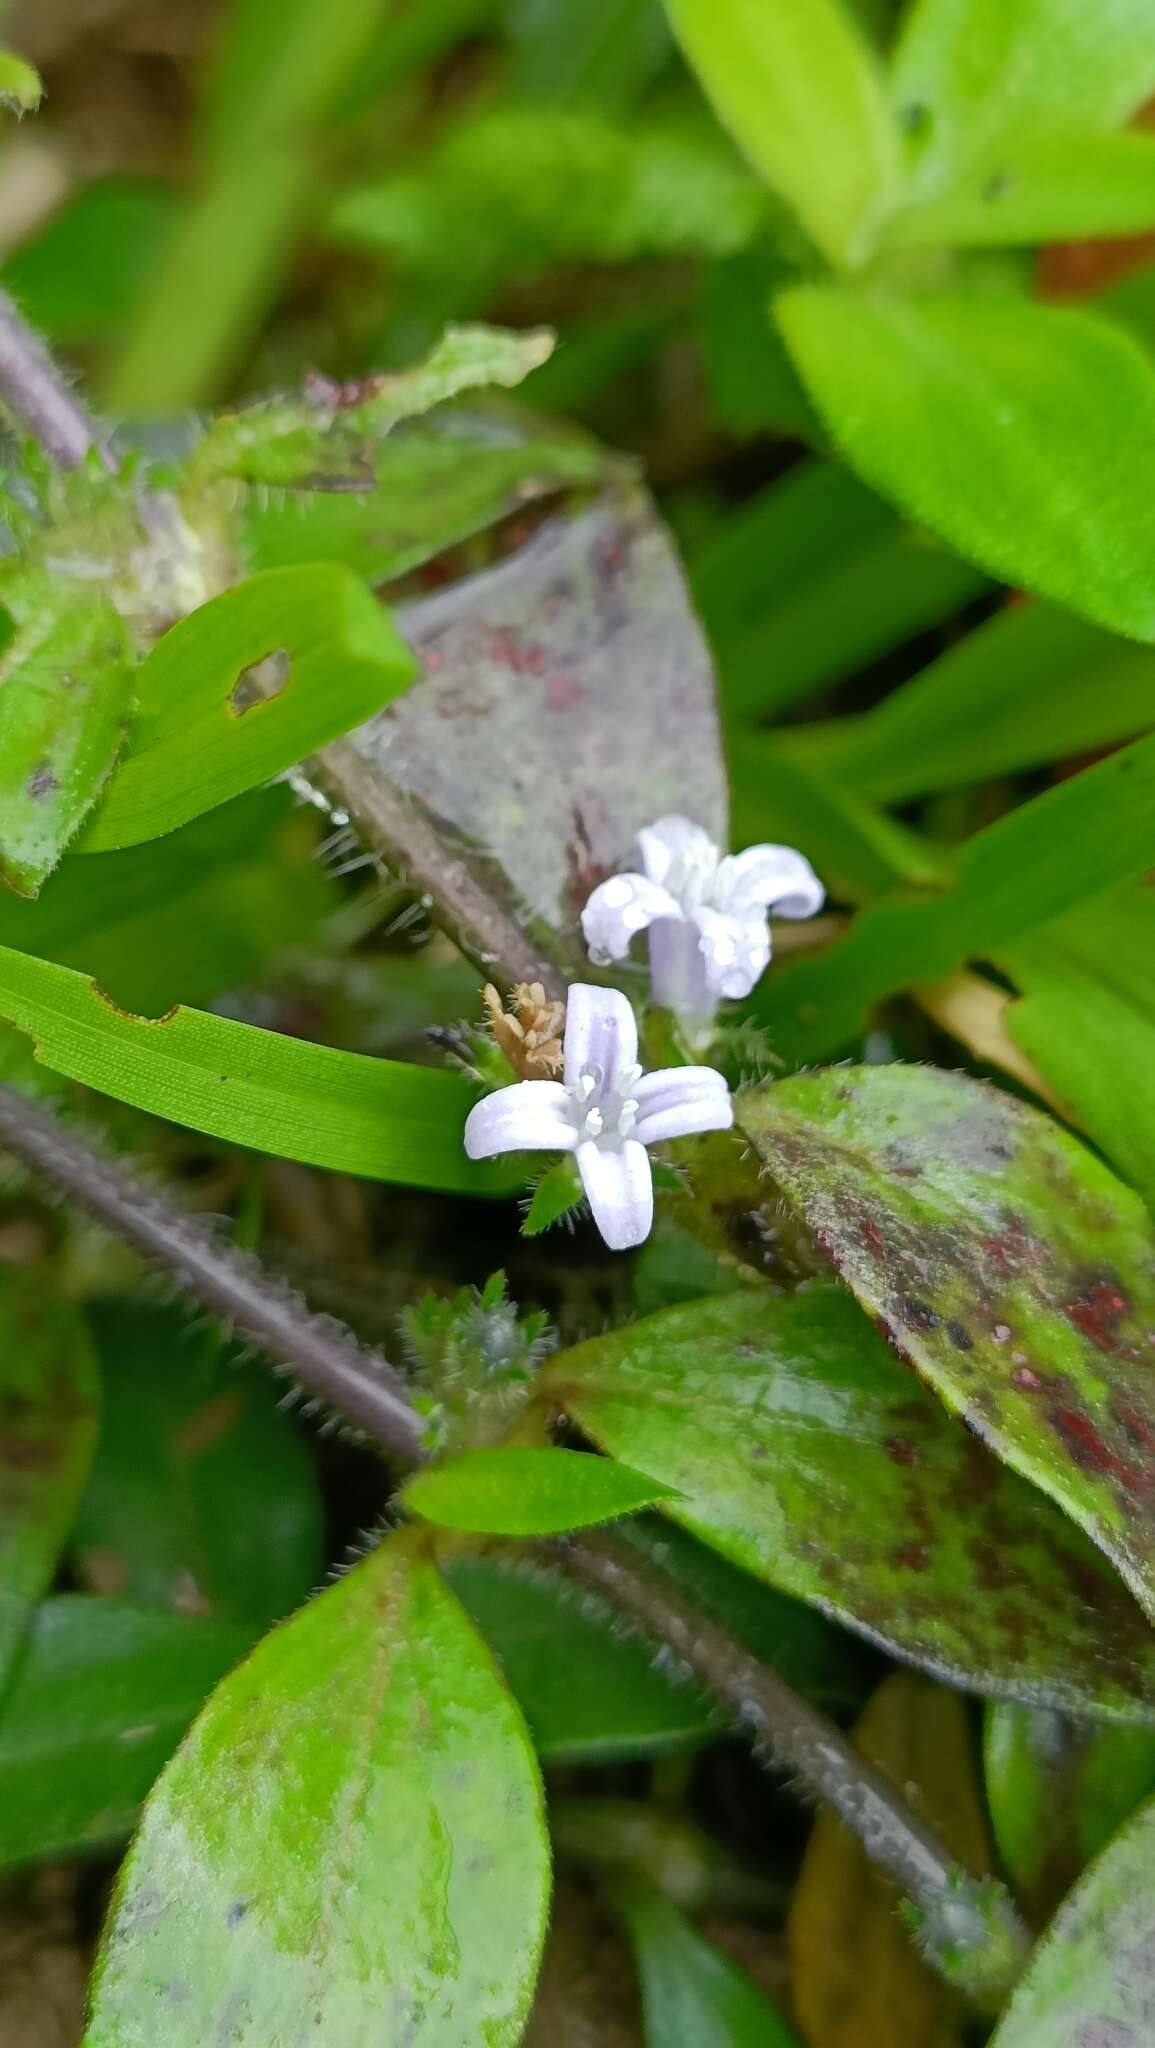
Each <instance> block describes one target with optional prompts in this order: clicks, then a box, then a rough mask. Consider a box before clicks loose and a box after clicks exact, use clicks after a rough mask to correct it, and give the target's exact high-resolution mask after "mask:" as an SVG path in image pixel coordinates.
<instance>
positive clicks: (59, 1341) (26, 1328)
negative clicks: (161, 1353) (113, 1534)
mask: <svg viewBox="0 0 1155 2048" xmlns="http://www.w3.org/2000/svg"><path fill="white" fill-rule="evenodd" d="M98 1403H99V1379H98V1375H97V1368H96V1361H95V1359H94V1357H93V1353H92V1346H91V1343H90V1342H89V1338H88V1333H87V1331H86V1330H85V1327H84V1324H83V1322H82V1321H81V1319H80V1316H79V1314H78V1312H77V1310H76V1309H75V1308H73V1307H72V1305H71V1303H69V1302H67V1301H66V1300H64V1298H63V1296H62V1295H61V1294H60V1293H59V1292H58V1291H57V1290H56V1289H55V1288H54V1287H52V1286H50V1285H49V1284H48V1282H47V1279H46V1277H45V1275H44V1274H40V1275H38V1276H32V1275H23V1276H21V1277H20V1278H16V1277H13V1276H10V1275H0V1687H3V1686H4V1685H5V1684H6V1682H7V1680H8V1677H9V1675H10V1673H11V1670H12V1667H13V1663H14V1660H15V1659H16V1656H17V1653H18V1651H19V1649H20V1646H21V1643H22V1640H23V1637H24V1632H25V1629H26V1628H27V1625H28V1619H29V1616H30V1614H31V1612H32V1609H33V1607H34V1605H35V1603H36V1601H37V1600H39V1599H40V1597H41V1595H42V1594H43V1593H44V1592H46V1591H47V1588H48V1587H49V1585H50V1584H51V1582H52V1578H53V1576H54V1574H55V1571H56V1567H57V1564H58V1562H59V1558H60V1553H61V1551H62V1549H63V1547H64V1543H65V1540H66V1538H67V1535H68V1531H69V1527H70V1525H71V1522H72V1517H73V1514H74V1512H75V1509H76V1503H77V1501H78V1499H79V1498H80V1494H81V1491H82V1489H83V1487H84V1482H85V1479H86V1477H87V1474H88V1467H89V1462H90V1460H91V1458H92V1452H93V1446H94V1445H95V1442H96V1430H97V1410H98Z"/></svg>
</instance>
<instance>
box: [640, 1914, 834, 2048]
mask: <svg viewBox="0 0 1155 2048" xmlns="http://www.w3.org/2000/svg"><path fill="white" fill-rule="evenodd" d="M612 1897H613V1899H614V1902H615V1904H616V1905H617V1907H618V1909H619V1911H620V1912H621V1914H622V1917H623V1918H624V1920H625V1923H626V1927H627V1929H628V1930H629V1935H630V1940H631V1942H632V1944H633V1949H634V1954H635V1956H636V1958H637V1964H638V1974H639V1976H640V1977H641V1980H642V2007H643V2011H644V2013H645V2021H646V2043H647V2048H687V2044H688V2043H689V2042H693V2044H694V2048H797V2043H798V2037H797V2035H796V2034H795V2033H794V2031H793V2029H792V2028H791V2027H788V2026H787V2024H786V2021H785V2020H784V2019H783V2017H782V2014H781V2013H780V2012H779V2011H778V2008H777V2007H776V2006H774V2005H771V2003H770V2000H769V1999H768V1998H767V1997H766V1996H765V1994H764V1992H762V1991H760V1990H759V1989H758V1986H757V1985H756V1984H755V1982H754V1980H753V1978H752V1977H748V1976H747V1975H746V1972H745V1970H742V1969H739V1967H738V1965H737V1963H732V1962H731V1961H730V1958H729V1956H726V1955H723V1954H722V1951H721V1950H720V1949H717V1948H715V1947H714V1945H713V1943H712V1942H709V1941H706V1940H705V1939H704V1938H703V1936H702V1935H700V1934H699V1933H697V1931H696V1930H695V1929H694V1928H693V1927H692V1926H691V1925H690V1922H689V1921H688V1920H687V1919H686V1916H685V1914H684V1913H680V1912H679V1911H678V1908H677V1907H676V1906H673V1905H671V1904H670V1901H669V1899H667V1898H665V1897H664V1896H663V1894H662V1893H661V1892H660V1891H659V1890H658V1889H657V1887H656V1886H655V1885H652V1884H649V1883H647V1881H646V1880H645V1879H644V1878H641V1877H628V1878H627V1877H621V1878H619V1879H618V1880H617V1881H616V1882H615V1883H614V1885H613V1887H612Z"/></svg>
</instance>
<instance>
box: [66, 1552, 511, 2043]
mask: <svg viewBox="0 0 1155 2048" xmlns="http://www.w3.org/2000/svg"><path fill="white" fill-rule="evenodd" d="M548 1892H549V1850H548V1846H547V1842H546V1835H545V1828H544V1823H543V1815H542V1801H541V1787H540V1783H539V1780H538V1776H537V1770H536V1766H535V1764H534V1759H533V1752H532V1750H531V1748H530V1745H529V1739H528V1737H527V1735H526V1731H525V1726H524V1723H523V1722H522V1719H521V1716H520V1714H519V1713H518V1710H517V1708H516V1707H515V1705H514V1703H513V1701H512V1699H511V1698H510V1697H509V1694H508V1693H507V1692H506V1690H505V1688H504V1686H503V1685H502V1683H501V1680H500V1678H499V1677H498V1675H497V1673H496V1671H495V1670H494V1667H493V1664H492V1662H491V1660H490V1657H489V1654H488V1652H487V1651H486V1649H485V1647H484V1645H483V1644H482V1643H481V1641H480V1639H479V1638H478V1636H477V1635H476V1633H475V1632H474V1629H473V1626H472V1624H471V1623H470V1622H469V1621H468V1620H467V1618H466V1616H465V1614H464V1613H463V1612H462V1609H461V1608H460V1606H459V1605H458V1602H457V1601H456V1600H455V1598H454V1596H453V1594H452V1593H451V1592H450V1591H449V1589H448V1587H447V1586H446V1585H445V1583H444V1581H443V1580H442V1579H441V1577H440V1575H439V1573H438V1572H437V1570H436V1567H435V1566H434V1565H433V1564H432V1563H431V1562H429V1560H428V1559H427V1558H425V1557H424V1556H423V1555H422V1554H421V1552H420V1550H419V1549H418V1548H417V1547H416V1546H415V1545H414V1544H413V1543H412V1542H411V1541H409V1540H407V1539H404V1538H402V1539H398V1538H396V1537H394V1538H392V1539H390V1540H389V1541H388V1542H386V1543H384V1544H383V1545H382V1546H381V1547H380V1549H378V1550H377V1551H375V1552H374V1554H373V1555H372V1556H371V1557H370V1558H368V1559H367V1560H366V1561H365V1562H364V1563H363V1564H361V1565H358V1566H357V1567H356V1569H355V1570H353V1571H351V1572H350V1573H349V1574H348V1576H347V1577H345V1578H343V1579H341V1580H339V1581H338V1582H337V1584H336V1585H334V1586H330V1587H329V1589H328V1591H327V1592H325V1593H323V1594H321V1595H320V1597H319V1598H318V1599H316V1600H314V1601H313V1602H312V1603H311V1604H310V1605H309V1606H308V1607H306V1608H305V1609H304V1611H303V1612H302V1613H301V1614H299V1615H298V1616H297V1617H296V1618H295V1620H293V1621H291V1622H286V1623H284V1624H283V1625H282V1626H281V1627H280V1628H279V1629H276V1630H275V1631H274V1632H273V1634H272V1635H271V1636H267V1637H266V1638H265V1640H264V1642H263V1643H262V1644H261V1645H260V1646H259V1648H258V1649H257V1650H256V1651H255V1652H254V1653H253V1655H252V1656H251V1657H250V1658H249V1659H248V1661H247V1662H246V1663H244V1664H242V1665H241V1666H240V1668H239V1669H238V1670H237V1671H236V1672H234V1673H233V1674H232V1676H231V1677H230V1678H229V1679H227V1680H226V1681H225V1683H224V1685H222V1686H221V1687H219V1689H218V1690H217V1692H216V1693H214V1695H213V1697H212V1699H211V1700H210V1702H209V1704H208V1706H207V1707H206V1709H205V1711H204V1713H203V1714H202V1715H201V1717H200V1719H199V1720H198V1722H197V1723H196V1725H195V1727H194V1728H193V1731H192V1733H191V1735H190V1736H189V1738H188V1740H187V1741H186V1743H185V1744H184V1745H183V1747H182V1748H181V1749H180V1750H179V1751H178V1752H177V1755H176V1757H175V1758H174V1759H173V1761H172V1763H171V1764H170V1765H169V1767H168V1769H167V1770H166V1771H165V1773H164V1774H163V1776H162V1777H161V1779H160V1781H159V1783H158V1785H157V1787H156V1790H155V1792H154V1793H153V1796H152V1798H151V1800H150V1801H149V1804H148V1807H147V1808H146V1811H145V1817H144V1821H143V1824H142V1827H141V1830H140V1833H139V1834H138V1836H137V1838H136V1841H135V1843H134V1845H133V1848H132V1849H131V1851H130V1853H129V1856H128V1860H127V1862H126V1864H125V1866H124V1870H123V1873H122V1875H121V1879H120V1884H119V1888H118V1891H117V1895H116V1899H115V1901H114V1905H113V1910H112V1917H111V1920H110V1923H109V1929H108V1933H107V1936H106V1942H105V1947H104V1950H103V1952H102V1955H101V1958H100V1961H99V1962H98V1965H97V1971H96V1978H95V1988H94V1998H93V2014H92V2020H91V2023H90V2025H89V2029H88V2033H87V2034H86V2036H85V2041H86V2044H87V2048H154V2044H155V2042H156V2027H157V2015H158V2012H163V2013H164V2015H165V2021H164V2025H165V2040H166V2048H186V2044H187V2048H204V2043H205V2042H206V2041H207V2040H211V2039H212V2038H213V2037H214V2035H216V2036H224V2035H229V2036H231V2038H232V2040H233V2041H234V2042H235V2043H236V2044H237V2048H269V2043H270V2042H272V2041H275V2040H278V2039H282V2038H283V2039H285V2040H292V2039H294V2038H295V2037H296V2036H298V2035H299V2033H300V2030H301V2027H302V2026H305V2027H306V2028H307V2029H308V2030H310V2031H313V2032H315V2033H316V2035H317V2038H318V2039H319V2040H320V2039H325V2038H327V2039H329V2040H332V2041H334V2042H338V2041H340V2042H349V2043H353V2042H358V2041H370V2040H373V2039H374V2038H378V2039H381V2040H386V2041H387V2040H390V2039H393V2040H397V2041H400V2040H407V2041H408V2042H410V2043H412V2048H467V2044H472V2043H473V2042H475V2041H477V2040H478V2039H479V2038H481V2039H484V2040H486V2041H487V2042H489V2043H492V2048H506V2044H507V2048H513V2044H514V2043H515V2042H516V2041H518V2040H519V2039H520V2037H521V2030H522V2027H523V2026H524V2023H525V2019H526V2014H527V2011H528V2007H529V2001H530V1998H531V1996H532V1991H533V1980H534V1976H535V1973H536V1969H537V1962H538V1956H539V1953H540V1949H541V1943H542V1937H543V1934H544V1931H545V1916H546V1907H547V1900H548Z"/></svg>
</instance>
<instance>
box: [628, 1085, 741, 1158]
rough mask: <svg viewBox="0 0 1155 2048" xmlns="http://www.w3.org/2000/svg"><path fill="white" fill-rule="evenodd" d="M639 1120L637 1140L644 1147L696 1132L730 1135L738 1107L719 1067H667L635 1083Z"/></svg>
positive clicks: (635, 1127) (635, 1129)
mask: <svg viewBox="0 0 1155 2048" xmlns="http://www.w3.org/2000/svg"><path fill="white" fill-rule="evenodd" d="M634 1098H635V1100H636V1102H637V1105H638V1120H637V1123H636V1124H635V1126H634V1136H635V1137H636V1138H637V1139H638V1141H639V1143H640V1144H642V1145H660V1144H661V1143H662V1141H663V1139H665V1138H688V1137H689V1136H690V1134H691V1132H693V1131H728V1130H729V1129H730V1126H731V1125H732V1123H733V1121H734V1107H733V1104H732V1102H731V1100H730V1090H729V1088H728V1087H727V1086H726V1081H725V1077H724V1076H723V1075H722V1074H720V1073H719V1072H718V1070H717V1068H716V1067H666V1068H663V1069H662V1070H661V1071H660V1072H658V1073H656V1074H643V1075H642V1077H641V1079H640V1080H639V1081H636V1082H635V1083H634Z"/></svg>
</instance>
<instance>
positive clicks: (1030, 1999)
mask: <svg viewBox="0 0 1155 2048" xmlns="http://www.w3.org/2000/svg"><path fill="white" fill-rule="evenodd" d="M1153 2002H1155V1801H1150V1802H1149V1803H1148V1804H1147V1805H1146V1806H1144V1807H1142V1808H1141V1809H1140V1811H1139V1812H1138V1813H1137V1814H1136V1816H1135V1818H1134V1820H1132V1821H1129V1822H1128V1824H1127V1826H1126V1827H1125V1828H1123V1829H1122V1831H1121V1832H1120V1833H1119V1834H1118V1835H1116V1836H1115V1839H1114V1841H1113V1842H1111V1844H1110V1845H1109V1847H1107V1848H1106V1849H1104V1851H1103V1853H1102V1855H1101V1856H1100V1857H1099V1858H1098V1860H1097V1862H1095V1863H1093V1864H1092V1865H1091V1867H1090V1869H1089V1870H1088V1871H1087V1873H1086V1875H1085V1876H1084V1877H1083V1878H1082V1879H1081V1880H1080V1882H1079V1883H1078V1884H1077V1885H1076V1886H1075V1889H1074V1891H1073V1892H1071V1894H1070V1896H1069V1897H1068V1898H1067V1899H1066V1901H1065V1902H1064V1904H1063V1905H1062V1906H1061V1907H1060V1908H1059V1911H1058V1913H1057V1915H1056V1917H1055V1919H1054V1920H1053V1921H1052V1922H1051V1925H1050V1927H1049V1928H1048V1929H1047V1931H1046V1933H1045V1935H1044V1936H1043V1939H1042V1940H1041V1941H1040V1942H1039V1944H1038V1946H1037V1948H1036V1949H1035V1952H1034V1955H1033V1956H1032V1958H1031V1961H1030V1964H1029V1966H1028V1968H1027V1973H1026V1976H1025V1977H1024V1978H1023V1981H1022V1983H1021V1984H1020V1985H1019V1987H1018V1989H1017V1990H1016V1991H1015V1992H1014V1994H1013V1996H1012V1998H1011V2002H1010V2004H1009V2006H1008V2007H1007V2010H1006V2012H1005V2013H1004V2015H1003V2019H1002V2023H1001V2025H999V2026H998V2027H997V2028H996V2029H995V2032H994V2034H993V2035H992V2037H991V2043H990V2048H1092V2044H1095V2048H1098V2044H1099V2043H1102V2048H1132V2044H1134V2048H1141V2044H1142V2043H1143V2042H1144V2041H1145V2040H1146V2039H1147V2038H1148V2037H1149V2035H1150V2030H1151V2013H1152V2007H1153Z"/></svg>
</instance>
